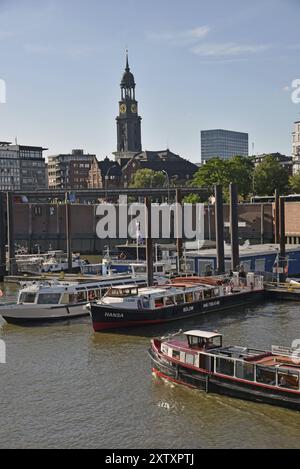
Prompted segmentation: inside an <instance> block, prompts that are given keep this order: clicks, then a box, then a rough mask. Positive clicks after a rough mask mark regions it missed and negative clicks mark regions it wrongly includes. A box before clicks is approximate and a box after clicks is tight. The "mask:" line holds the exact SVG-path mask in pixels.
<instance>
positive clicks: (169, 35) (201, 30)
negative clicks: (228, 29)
mask: <svg viewBox="0 0 300 469" xmlns="http://www.w3.org/2000/svg"><path fill="white" fill-rule="evenodd" d="M210 31H211V28H210V26H198V27H197V28H193V29H186V30H184V31H165V32H158V33H149V34H148V35H147V37H148V39H150V40H154V41H159V42H161V41H163V42H167V43H169V44H171V45H183V46H184V45H191V44H194V43H195V42H197V41H198V40H199V39H202V38H204V37H205V36H207V35H208V33H209V32H210Z"/></svg>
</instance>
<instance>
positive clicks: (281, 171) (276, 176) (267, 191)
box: [253, 155, 289, 195]
mask: <svg viewBox="0 0 300 469" xmlns="http://www.w3.org/2000/svg"><path fill="white" fill-rule="evenodd" d="M253 177H254V189H255V193H256V194H257V195H273V194H274V192H275V189H277V190H278V191H279V193H280V194H287V193H288V192H289V173H288V171H287V170H286V169H285V168H283V167H282V166H281V165H280V163H279V162H278V161H277V160H276V158H275V157H274V156H272V155H267V156H265V158H264V159H263V161H262V162H261V163H260V164H259V165H258V166H257V167H256V168H255V170H254V175H253Z"/></svg>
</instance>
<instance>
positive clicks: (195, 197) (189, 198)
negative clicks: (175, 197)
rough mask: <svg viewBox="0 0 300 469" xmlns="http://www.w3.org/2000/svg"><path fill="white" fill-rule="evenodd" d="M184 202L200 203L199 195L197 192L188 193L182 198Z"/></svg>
mask: <svg viewBox="0 0 300 469" xmlns="http://www.w3.org/2000/svg"><path fill="white" fill-rule="evenodd" d="M183 203H184V204H199V203H201V197H199V195H198V194H189V195H186V196H185V197H184V198H183Z"/></svg>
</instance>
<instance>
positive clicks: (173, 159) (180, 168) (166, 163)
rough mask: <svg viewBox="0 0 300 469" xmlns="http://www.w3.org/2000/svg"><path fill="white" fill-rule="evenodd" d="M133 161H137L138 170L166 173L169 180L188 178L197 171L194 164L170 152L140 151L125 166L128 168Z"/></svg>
mask: <svg viewBox="0 0 300 469" xmlns="http://www.w3.org/2000/svg"><path fill="white" fill-rule="evenodd" d="M133 161H138V163H139V166H140V168H147V169H152V170H153V171H166V172H167V173H168V176H169V177H170V178H172V177H175V176H177V177H178V179H187V178H190V177H192V176H193V175H194V173H195V172H196V171H198V169H199V168H198V166H197V165H195V164H194V163H191V162H190V161H188V160H186V159H184V158H182V157H181V156H179V155H176V154H175V153H173V152H171V151H170V150H162V151H142V152H140V153H138V154H137V155H135V156H134V157H133V158H132V159H131V160H130V161H129V162H128V163H127V165H126V166H127V167H128V166H130V165H131V162H133Z"/></svg>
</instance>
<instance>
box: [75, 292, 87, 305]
mask: <svg viewBox="0 0 300 469" xmlns="http://www.w3.org/2000/svg"><path fill="white" fill-rule="evenodd" d="M83 301H86V291H85V290H82V291H79V292H78V293H77V294H76V302H77V303H81V302H83Z"/></svg>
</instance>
